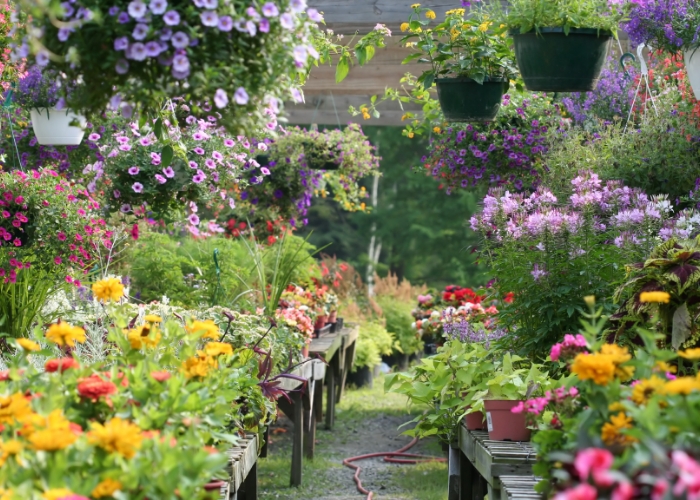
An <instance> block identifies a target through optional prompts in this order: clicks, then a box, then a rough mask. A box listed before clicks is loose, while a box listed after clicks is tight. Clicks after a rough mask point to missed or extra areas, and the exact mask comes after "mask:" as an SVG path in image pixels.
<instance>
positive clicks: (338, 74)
mask: <svg viewBox="0 0 700 500" xmlns="http://www.w3.org/2000/svg"><path fill="white" fill-rule="evenodd" d="M349 72H350V62H349V61H348V58H347V57H346V56H343V57H341V58H340V61H338V66H337V67H336V68H335V83H340V82H342V81H343V80H345V77H346V76H348V73H349Z"/></svg>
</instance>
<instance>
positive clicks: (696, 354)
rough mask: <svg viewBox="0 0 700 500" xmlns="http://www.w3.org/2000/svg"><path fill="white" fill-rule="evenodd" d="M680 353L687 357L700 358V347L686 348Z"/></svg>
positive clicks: (679, 352)
mask: <svg viewBox="0 0 700 500" xmlns="http://www.w3.org/2000/svg"><path fill="white" fill-rule="evenodd" d="M678 355H679V356H680V357H681V358H685V359H692V360H695V359H700V347H696V348H694V349H686V350H685V351H678Z"/></svg>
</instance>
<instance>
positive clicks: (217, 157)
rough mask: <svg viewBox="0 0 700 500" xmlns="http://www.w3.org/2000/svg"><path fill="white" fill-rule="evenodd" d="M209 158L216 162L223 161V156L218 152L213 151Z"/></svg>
mask: <svg viewBox="0 0 700 500" xmlns="http://www.w3.org/2000/svg"><path fill="white" fill-rule="evenodd" d="M211 157H212V158H214V159H215V160H218V161H221V160H223V159H224V155H222V154H221V153H219V152H218V151H214V152H213V153H212V154H211Z"/></svg>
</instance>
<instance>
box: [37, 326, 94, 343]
mask: <svg viewBox="0 0 700 500" xmlns="http://www.w3.org/2000/svg"><path fill="white" fill-rule="evenodd" d="M46 340H50V341H51V342H53V343H55V344H58V345H60V346H64V345H68V346H70V347H75V343H76V342H79V343H80V344H82V343H84V342H85V330H83V329H82V328H80V327H79V326H73V325H70V324H68V323H55V324H53V325H51V326H50V327H49V329H48V331H47V332H46Z"/></svg>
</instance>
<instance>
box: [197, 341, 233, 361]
mask: <svg viewBox="0 0 700 500" xmlns="http://www.w3.org/2000/svg"><path fill="white" fill-rule="evenodd" d="M204 353H205V354H206V355H207V356H211V357H214V358H215V357H217V356H221V355H222V354H223V355H226V356H228V355H230V354H233V347H231V344H227V343H226V342H207V345H205V346H204Z"/></svg>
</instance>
